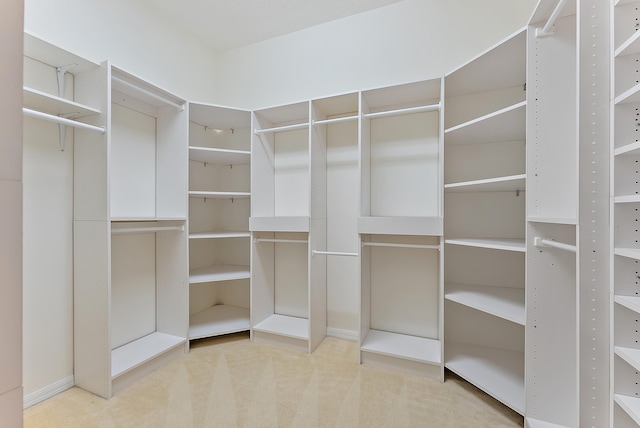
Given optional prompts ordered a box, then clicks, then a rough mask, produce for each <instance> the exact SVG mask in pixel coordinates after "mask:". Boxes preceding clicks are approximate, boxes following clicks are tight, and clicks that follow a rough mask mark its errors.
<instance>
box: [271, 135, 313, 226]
mask: <svg viewBox="0 0 640 428" xmlns="http://www.w3.org/2000/svg"><path fill="white" fill-rule="evenodd" d="M274 144H275V160H274V187H275V194H274V198H275V200H274V204H275V207H274V216H276V217H282V216H308V215H309V210H310V206H309V205H310V200H309V198H310V196H311V195H310V181H309V180H310V171H309V168H310V165H309V131H308V130H307V129H301V130H295V131H287V132H279V133H277V134H276V135H275V143H274ZM264 179H268V176H267V177H264Z"/></svg>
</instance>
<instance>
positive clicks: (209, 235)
mask: <svg viewBox="0 0 640 428" xmlns="http://www.w3.org/2000/svg"><path fill="white" fill-rule="evenodd" d="M249 236H251V233H250V232H244V231H231V230H221V231H218V232H216V231H212V232H194V233H190V234H189V239H223V238H246V237H249Z"/></svg>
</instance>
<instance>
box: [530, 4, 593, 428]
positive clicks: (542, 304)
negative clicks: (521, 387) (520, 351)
mask: <svg viewBox="0 0 640 428" xmlns="http://www.w3.org/2000/svg"><path fill="white" fill-rule="evenodd" d="M577 38H578V35H577V16H576V1H575V0H569V1H567V0H549V1H541V2H539V3H538V6H537V8H536V10H535V11H534V14H533V16H532V18H531V20H530V23H529V27H528V32H527V51H528V54H527V59H528V61H527V123H528V127H527V195H526V197H527V278H526V284H527V285H526V302H527V305H526V307H527V312H526V313H527V314H526V326H527V330H526V340H525V355H526V368H525V377H526V379H527V382H526V414H525V418H526V419H525V420H526V424H527V426H528V427H531V428H535V427H546V426H549V424H551V426H562V427H577V426H579V425H580V381H579V379H580V350H579V342H580V328H579V327H580V317H579V315H580V308H579V302H580V300H581V298H580V287H579V282H578V280H579V277H580V274H579V271H578V269H579V251H578V247H577V245H576V244H577V243H578V242H579V238H578V232H579V230H578V224H579V222H578V212H579V209H578V203H579V200H578V195H579V194H580V193H581V192H580V185H579V182H580V180H579V162H580V159H579V156H580V150H579V141H578V125H577V124H578V102H579V99H578V80H579V79H578V76H579V73H578V52H577V50H578V49H577ZM560 112H562V114H559V113H560Z"/></svg>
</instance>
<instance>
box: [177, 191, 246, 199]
mask: <svg viewBox="0 0 640 428" xmlns="http://www.w3.org/2000/svg"><path fill="white" fill-rule="evenodd" d="M189 197H192V198H202V199H236V198H237V199H241V198H242V199H244V198H250V197H251V192H207V191H201V190H189Z"/></svg>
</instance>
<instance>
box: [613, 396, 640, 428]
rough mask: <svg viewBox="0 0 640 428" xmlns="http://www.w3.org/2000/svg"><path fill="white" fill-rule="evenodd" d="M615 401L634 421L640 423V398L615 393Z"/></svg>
mask: <svg viewBox="0 0 640 428" xmlns="http://www.w3.org/2000/svg"><path fill="white" fill-rule="evenodd" d="M613 401H614V402H615V404H616V405H618V406H620V408H621V409H622V410H623V411H624V412H625V413H626V414H627V415H629V417H630V418H631V419H633V421H634V422H635V423H636V424H638V425H640V398H637V397H631V396H628V395H623V394H614V395H613Z"/></svg>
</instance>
